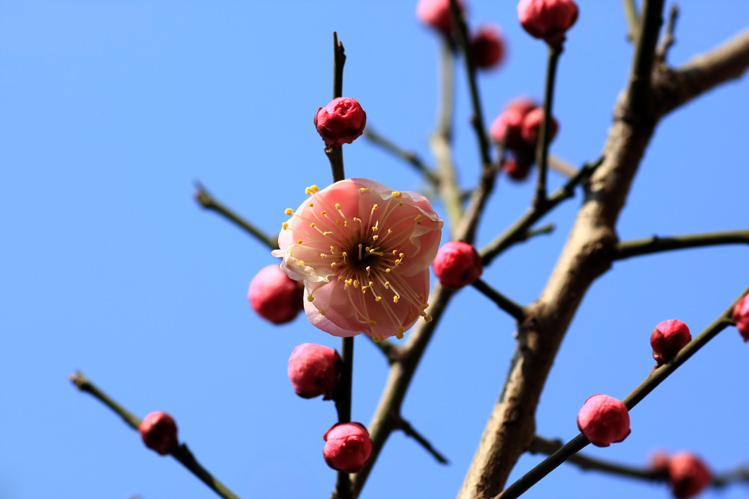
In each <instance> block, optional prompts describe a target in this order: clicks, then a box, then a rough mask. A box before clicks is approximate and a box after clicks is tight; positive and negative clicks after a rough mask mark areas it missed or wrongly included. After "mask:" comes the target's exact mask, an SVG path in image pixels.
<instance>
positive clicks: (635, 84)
mask: <svg viewBox="0 0 749 499" xmlns="http://www.w3.org/2000/svg"><path fill="white" fill-rule="evenodd" d="M663 2H664V0H644V1H643V6H642V22H641V29H642V31H641V32H640V36H639V37H638V39H637V49H636V52H635V58H634V62H633V64H632V71H631V74H630V85H629V89H628V102H629V105H630V107H631V110H632V112H634V114H636V115H637V116H645V115H647V114H648V113H647V112H646V111H647V102H648V98H649V97H648V96H649V93H650V75H651V73H652V69H653V62H654V60H655V47H656V44H657V43H658V33H659V31H660V29H661V24H663Z"/></svg>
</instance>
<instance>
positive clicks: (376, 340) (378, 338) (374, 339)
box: [372, 334, 382, 343]
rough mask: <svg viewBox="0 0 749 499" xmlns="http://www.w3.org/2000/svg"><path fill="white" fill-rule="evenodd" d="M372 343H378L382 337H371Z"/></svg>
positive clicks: (377, 335)
mask: <svg viewBox="0 0 749 499" xmlns="http://www.w3.org/2000/svg"><path fill="white" fill-rule="evenodd" d="M372 341H374V342H375V343H379V342H381V341H382V336H380V335H379V334H376V335H374V336H372Z"/></svg>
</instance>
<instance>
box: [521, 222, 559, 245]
mask: <svg viewBox="0 0 749 499" xmlns="http://www.w3.org/2000/svg"><path fill="white" fill-rule="evenodd" d="M554 229H556V225H554V224H545V225H542V226H541V227H536V228H535V229H529V230H527V231H525V233H523V234H521V235H520V236H518V240H517V241H518V242H523V241H527V240H528V239H531V238H533V237H536V236H541V235H544V234H551V233H552V232H554Z"/></svg>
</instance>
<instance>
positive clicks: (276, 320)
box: [247, 265, 304, 324]
mask: <svg viewBox="0 0 749 499" xmlns="http://www.w3.org/2000/svg"><path fill="white" fill-rule="evenodd" d="M303 297H304V285H302V284H300V283H298V282H297V281H294V280H293V279H291V278H290V277H289V276H287V275H286V274H285V273H284V271H283V270H281V267H279V266H278V265H268V266H267V267H265V268H264V269H263V270H261V271H260V272H258V273H257V275H256V276H255V277H253V278H252V281H251V282H250V290H249V292H248V293H247V298H248V299H249V300H250V305H252V308H253V309H254V310H255V312H257V313H258V315H260V317H262V318H263V319H266V320H269V321H271V322H272V323H273V324H284V323H286V322H290V321H292V320H294V317H296V315H297V314H298V313H299V311H300V310H302V309H303V308H304V298H303Z"/></svg>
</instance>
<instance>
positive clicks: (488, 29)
mask: <svg viewBox="0 0 749 499" xmlns="http://www.w3.org/2000/svg"><path fill="white" fill-rule="evenodd" d="M470 50H471V57H473V62H474V63H475V64H476V67H477V68H481V69H491V68H493V67H495V66H498V65H499V64H501V63H502V60H503V59H504V55H505V41H504V38H503V37H502V32H501V31H500V29H499V26H495V25H486V26H482V27H480V28H479V29H478V31H476V34H475V35H474V36H473V39H472V40H471V41H470Z"/></svg>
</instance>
